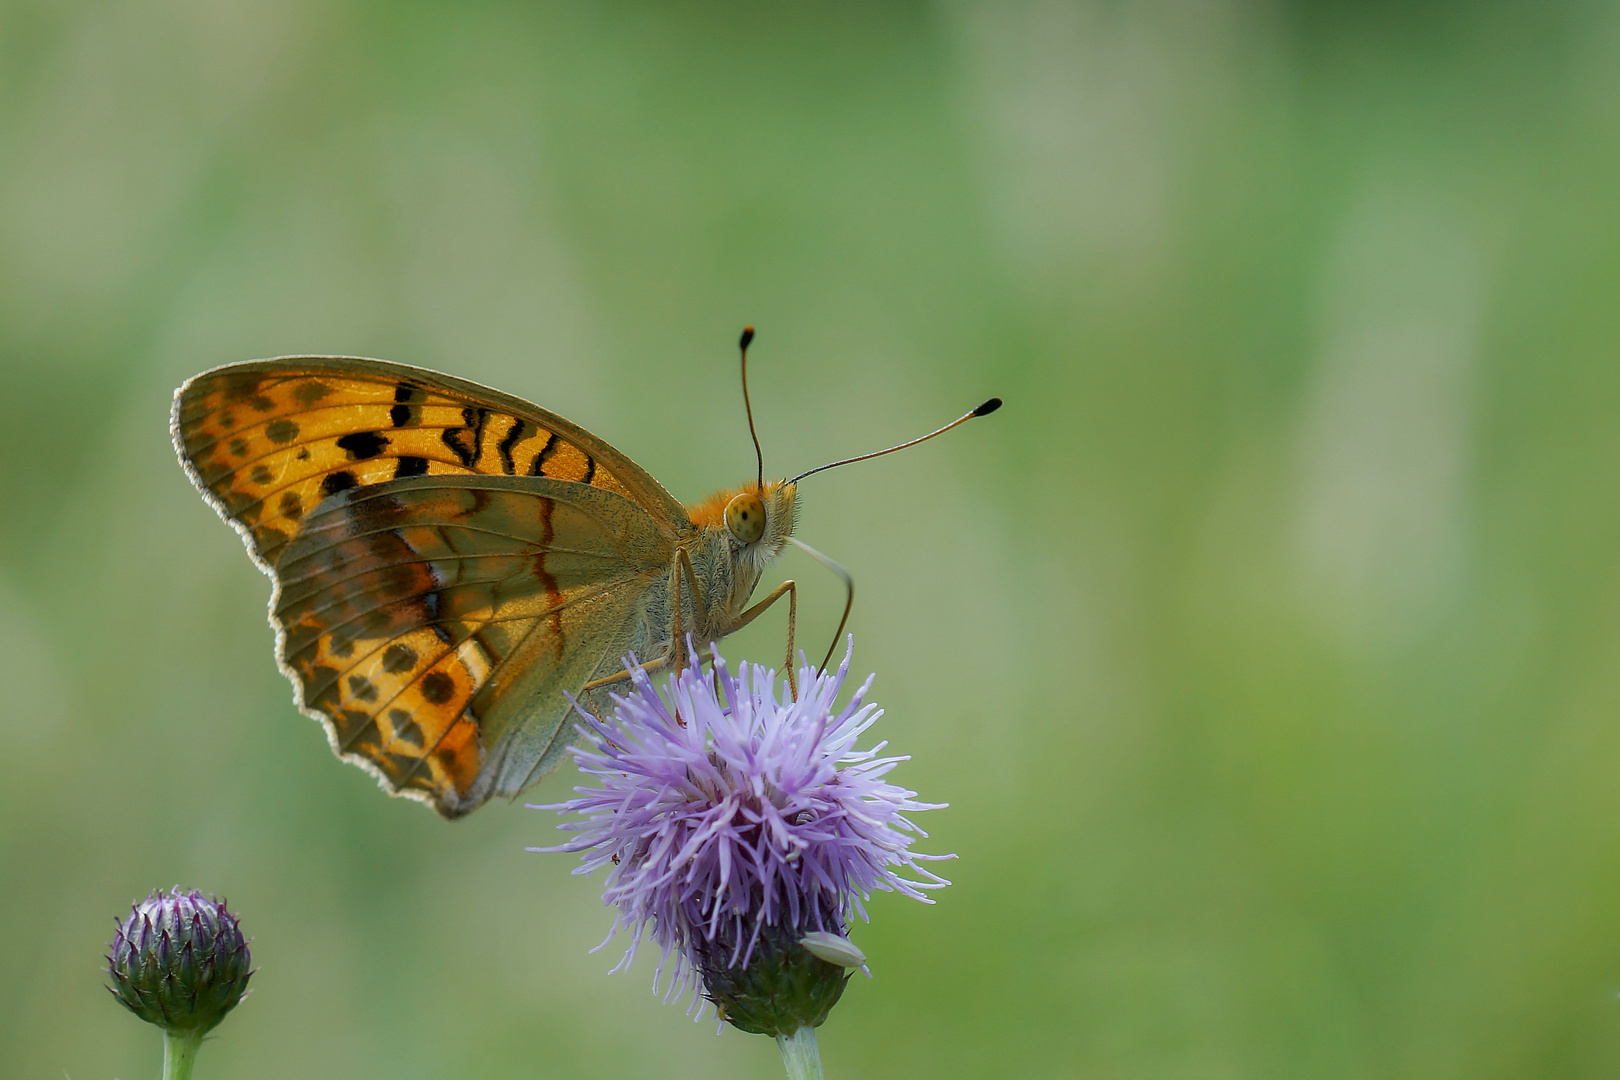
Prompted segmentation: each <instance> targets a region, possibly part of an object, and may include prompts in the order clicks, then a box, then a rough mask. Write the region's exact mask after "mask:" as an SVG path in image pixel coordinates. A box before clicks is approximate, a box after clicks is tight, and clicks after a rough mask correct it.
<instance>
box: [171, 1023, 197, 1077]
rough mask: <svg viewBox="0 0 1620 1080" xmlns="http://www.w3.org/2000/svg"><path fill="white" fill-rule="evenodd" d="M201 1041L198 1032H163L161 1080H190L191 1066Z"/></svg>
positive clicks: (194, 1062) (194, 1061) (195, 1058)
mask: <svg viewBox="0 0 1620 1080" xmlns="http://www.w3.org/2000/svg"><path fill="white" fill-rule="evenodd" d="M202 1041H203V1037H202V1032H200V1031H166V1032H164V1033H163V1080H191V1066H192V1065H194V1064H196V1061H197V1047H199V1046H201V1045H202Z"/></svg>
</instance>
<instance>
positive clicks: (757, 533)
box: [726, 491, 765, 544]
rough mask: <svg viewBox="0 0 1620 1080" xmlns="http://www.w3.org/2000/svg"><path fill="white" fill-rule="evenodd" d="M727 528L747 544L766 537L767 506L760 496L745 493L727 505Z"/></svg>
mask: <svg viewBox="0 0 1620 1080" xmlns="http://www.w3.org/2000/svg"><path fill="white" fill-rule="evenodd" d="M726 528H727V529H728V530H730V532H731V535H732V536H735V537H736V538H737V539H738V540H740V541H742V542H743V543H745V544H752V543H753V542H754V541H756V540H758V539H759V538H760V537H762V536H764V535H765V504H764V503H762V502H760V501H759V496H758V495H755V494H753V493H751V492H747V491H745V492H743V493H742V494H741V495H738V496H736V497H735V498H733V499H732V500H731V501H730V502H729V503H727V504H726Z"/></svg>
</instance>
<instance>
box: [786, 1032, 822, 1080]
mask: <svg viewBox="0 0 1620 1080" xmlns="http://www.w3.org/2000/svg"><path fill="white" fill-rule="evenodd" d="M776 1045H777V1046H779V1047H781V1048H782V1064H784V1065H786V1066H787V1074H788V1080H822V1077H821V1051H819V1050H817V1049H816V1029H815V1028H813V1027H811V1026H810V1025H808V1024H806V1025H805V1026H804V1027H802V1028H800V1029H799V1030H798V1031H795V1032H794V1033H793V1034H791V1035H778V1036H777V1037H776Z"/></svg>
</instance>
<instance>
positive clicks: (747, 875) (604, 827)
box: [531, 643, 951, 1034]
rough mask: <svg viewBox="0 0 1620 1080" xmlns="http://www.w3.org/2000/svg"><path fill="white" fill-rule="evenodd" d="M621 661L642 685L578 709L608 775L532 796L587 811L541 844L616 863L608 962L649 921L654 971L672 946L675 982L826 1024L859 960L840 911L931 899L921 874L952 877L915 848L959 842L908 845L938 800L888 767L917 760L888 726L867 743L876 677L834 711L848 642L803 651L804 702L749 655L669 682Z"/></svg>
mask: <svg viewBox="0 0 1620 1080" xmlns="http://www.w3.org/2000/svg"><path fill="white" fill-rule="evenodd" d="M851 648H853V643H851ZM627 667H628V669H629V671H630V677H631V680H632V690H631V693H630V694H629V695H628V696H625V697H618V696H617V695H615V697H614V701H615V708H614V714H613V717H612V719H610V720H601V719H598V718H596V717H594V716H591V715H589V714H588V713H586V712H585V711H584V710H580V715H581V717H582V719H583V723H582V724H581V725H580V726H579V728H578V730H579V732H580V734H581V735H582V737H583V745H581V746H576V747H575V748H574V749H573V753H574V757H575V760H576V762H577V763H578V765H579V767H580V769H581V770H582V771H583V772H584V773H585V774H586V775H587V776H589V777H591V778H592V779H594V780H595V781H597V782H598V784H599V786H596V787H580V788H576V789H575V790H576V791H577V792H578V794H579V796H580V797H579V798H576V799H571V800H569V801H568V802H566V803H560V804H556V805H551V806H545V807H536V809H548V810H557V811H559V812H562V813H574V814H579V815H581V816H583V817H584V818H585V820H584V821H577V822H569V823H566V824H563V825H560V826H559V828H562V829H568V830H574V831H577V832H579V833H580V835H579V836H578V837H576V838H575V839H573V840H571V841H569V842H568V843H566V844H563V845H560V846H558V847H554V848H535V849H531V850H536V851H577V852H582V853H583V858H582V860H581V865H580V866H579V867H577V868H576V869H575V871H574V872H575V873H576V874H588V873H591V872H592V871H594V870H596V869H597V868H599V867H608V873H607V880H606V884H605V887H604V890H603V901H604V902H605V903H608V904H611V905H613V906H615V907H616V908H617V909H618V910H617V917H616V919H615V921H614V925H613V929H612V930H611V931H610V932H609V934H608V940H611V939H612V938H613V936H614V935H615V934H617V933H618V932H619V931H620V930H629V931H630V932H631V935H632V936H631V941H630V945H629V947H628V948H627V949H626V951H625V955H624V958H623V959H622V960H621V961H620V962H619V964H618V965H617V966H616V967H615V968H614V969H613V970H615V971H618V970H621V969H622V968H625V967H627V966H628V965H629V963H630V961H631V960H632V959H633V958H634V956H635V952H636V947H637V946H638V945H639V944H640V943H641V942H642V940H643V939H644V937H646V936H647V935H649V934H650V935H651V937H652V938H653V940H655V941H656V942H657V943H658V944H659V945H660V946H661V947H662V949H663V962H661V963H660V964H659V972H660V975H661V974H662V972H663V971H664V969H665V966H666V964H667V962H668V960H669V957H670V955H671V954H674V956H675V964H674V968H673V971H672V973H671V979H670V984H669V990H668V992H667V994H666V997H668V996H678V995H680V994H684V992H685V991H686V989H687V988H689V987H691V986H694V985H695V984H696V983H697V981H698V980H699V979H701V981H702V982H703V984H704V987H705V989H706V991H707V993H706V996H707V997H708V998H709V999H710V1000H712V1001H714V1002H715V1004H716V1006H717V1007H718V1008H719V1010H720V1013H721V1016H722V1018H724V1019H726V1020H728V1021H730V1022H731V1023H733V1024H735V1025H736V1026H738V1027H742V1028H743V1029H744V1030H748V1031H759V1032H764V1033H767V1034H778V1033H786V1034H791V1033H792V1032H793V1031H794V1030H795V1029H797V1028H798V1027H799V1026H801V1025H808V1026H811V1027H814V1026H816V1025H819V1024H820V1023H821V1022H822V1020H824V1019H825V1018H826V1013H827V1010H828V1009H830V1008H831V1007H832V1005H833V1003H834V1002H836V1000H837V998H838V995H839V994H840V993H842V991H843V985H844V982H845V980H846V979H847V978H848V970H847V969H846V967H845V966H844V965H846V964H848V965H859V964H860V953H859V950H856V949H854V947H853V946H851V945H849V944H848V942H847V936H848V935H847V924H848V922H849V921H850V920H851V919H852V918H853V917H854V916H857V915H858V916H860V917H861V918H862V919H865V918H866V909H865V905H864V902H865V901H866V900H867V899H869V898H870V897H871V895H872V893H873V892H876V891H888V892H898V893H901V894H903V895H905V896H909V897H912V898H913V899H917V900H921V901H923V902H924V903H932V900H930V899H929V897H928V896H927V895H926V893H925V892H924V890H927V889H936V888H940V887H942V886H944V885H946V884H949V883H948V882H947V881H946V880H945V879H944V878H941V877H939V876H937V875H935V874H932V873H930V872H928V871H927V870H926V869H924V868H923V867H922V866H921V865H920V863H921V862H923V861H925V860H932V859H940V858H950V857H951V856H933V855H921V854H918V853H916V852H913V851H912V850H911V843H912V840H913V839H914V838H915V837H919V836H926V835H927V834H926V833H924V832H923V831H922V830H921V829H919V828H917V827H916V826H915V825H914V824H913V823H912V822H911V821H910V820H909V819H908V818H907V817H906V816H905V815H906V814H908V813H911V812H915V811H920V810H934V809H939V808H940V807H941V806H942V805H943V804H935V803H924V802H918V801H917V800H916V792H913V791H908V790H906V789H904V788H901V787H897V786H895V785H894V784H891V783H888V782H887V781H886V779H885V777H886V776H887V774H888V773H889V771H890V770H892V769H893V768H894V766H895V765H896V764H898V763H899V762H901V761H905V760H907V758H905V757H894V756H890V757H880V756H879V755H880V754H881V753H882V751H883V749H884V748H885V746H886V745H887V744H886V743H879V744H877V745H876V746H874V747H872V748H871V749H868V750H857V749H856V747H855V743H856V740H857V739H858V738H859V737H860V736H861V735H862V734H863V733H864V732H865V731H866V729H867V728H869V727H871V726H872V724H873V723H874V722H875V721H876V720H877V718H878V717H879V716H881V715H882V711H881V710H880V709H878V707H877V706H876V705H873V704H870V703H868V702H867V701H866V700H865V699H866V691H867V689H868V688H869V687H870V686H871V679H870V678H869V679H868V680H867V681H866V683H865V684H863V685H862V686H861V688H860V689H859V690H858V691H856V693H855V695H854V697H853V698H852V699H851V700H850V702H849V703H848V704H847V705H845V706H844V707H843V708H842V709H839V710H837V711H835V699H836V697H837V696H838V692H839V690H840V688H842V686H843V684H844V679H845V676H846V675H847V673H848V670H849V654H848V653H846V654H845V657H844V661H843V663H842V664H840V665H839V668H838V671H837V673H836V674H827V673H826V672H821V671H817V670H816V669H813V668H810V667H808V666H805V667H802V668H801V669H800V672H799V685H800V692H799V696H798V700H796V701H795V700H793V698H792V696H791V693H790V691H789V689H788V687H787V686H786V685H785V684H784V685H780V686H779V685H778V683H777V679H776V672H774V671H771V670H767V669H765V668H761V667H759V666H758V665H750V664H747V663H744V664H742V665H740V666H739V668H738V671H737V674H736V675H732V674H731V673H730V672H729V671H728V670H727V668H726V665H725V661H724V660H722V659H721V658H720V657H719V655H718V654H716V655H715V659H714V672H713V674H705V673H704V671H703V670H702V668H701V667H700V666H699V665H698V663H697V662H696V661H695V660H694V662H693V663H692V665H691V666H690V667H688V668H686V669H685V670H683V671H680V672H678V673H673V674H672V675H670V676H669V677H668V678H666V679H665V680H663V683H664V686H663V692H662V693H660V691H659V689H658V688H655V687H654V685H653V681H652V679H651V678H650V677H649V676H648V675H647V674H646V672H645V671H643V670H642V669H641V668H640V667H639V666H636V665H635V664H634V663H633V662H632V663H631V664H629V665H627ZM717 683H718V687H719V688H718V690H717V689H716V684H717ZM908 870H909V871H911V872H912V873H914V874H915V875H917V876H918V877H919V878H920V880H917V879H913V878H907V877H902V876H901V874H902V872H904V871H908ZM807 937H808V946H809V947H808V948H807V947H806V938H807ZM839 942H843V946H842V947H840V946H839V944H838V943H839ZM606 944H607V942H606V941H604V942H603V945H606ZM600 947H601V946H598V948H600ZM828 958H831V959H830V960H829V959H828ZM658 981H659V977H658V976H655V978H654V988H655V989H656V987H657V984H658Z"/></svg>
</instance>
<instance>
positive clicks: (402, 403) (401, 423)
mask: <svg viewBox="0 0 1620 1080" xmlns="http://www.w3.org/2000/svg"><path fill="white" fill-rule="evenodd" d="M417 389H418V388H417V387H416V386H415V385H413V384H411V383H408V382H398V383H395V384H394V407H393V408H392V409H389V410H388V422H389V423H391V424H393V425H394V426H395V427H406V426H408V425H410V424H412V423H414V422H415V420H416V409H415V407H414V406H412V405H411V402H413V401H415V400H416V394H417Z"/></svg>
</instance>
